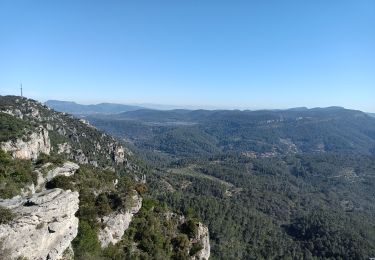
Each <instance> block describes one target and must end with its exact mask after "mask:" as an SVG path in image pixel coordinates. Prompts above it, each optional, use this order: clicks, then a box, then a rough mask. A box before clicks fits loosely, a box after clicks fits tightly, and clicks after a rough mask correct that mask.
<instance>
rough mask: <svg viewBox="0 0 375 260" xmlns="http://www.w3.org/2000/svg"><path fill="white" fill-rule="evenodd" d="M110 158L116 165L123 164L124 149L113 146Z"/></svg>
mask: <svg viewBox="0 0 375 260" xmlns="http://www.w3.org/2000/svg"><path fill="white" fill-rule="evenodd" d="M112 157H113V160H114V161H115V162H116V163H117V164H120V163H123V162H124V161H125V150H124V147H122V146H121V145H117V144H114V145H113V147H112Z"/></svg>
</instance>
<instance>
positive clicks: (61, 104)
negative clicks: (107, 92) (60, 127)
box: [45, 100, 143, 115]
mask: <svg viewBox="0 0 375 260" xmlns="http://www.w3.org/2000/svg"><path fill="white" fill-rule="evenodd" d="M45 105H47V106H48V107H50V108H53V109H54V110H56V111H59V112H65V113H69V114H74V115H87V114H117V113H122V112H127V111H134V110H138V109H142V108H143V107H140V106H132V105H123V104H113V103H100V104H96V105H81V104H77V103H75V102H71V101H59V100H48V101H47V102H45Z"/></svg>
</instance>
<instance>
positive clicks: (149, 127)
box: [87, 107, 375, 157]
mask: <svg viewBox="0 0 375 260" xmlns="http://www.w3.org/2000/svg"><path fill="white" fill-rule="evenodd" d="M87 119H88V120H89V121H90V122H91V123H92V124H94V125H96V126H97V127H99V128H101V129H103V130H105V131H107V132H109V133H112V134H114V135H116V136H119V137H123V138H126V139H127V140H128V141H130V142H133V143H135V144H136V146H140V147H142V148H145V149H149V150H156V151H160V152H162V153H165V154H167V155H173V156H181V157H184V156H189V155H191V154H192V153H196V154H205V155H207V154H212V153H220V152H224V153H225V152H241V153H248V154H249V155H254V156H275V155H280V154H286V153H314V152H338V153H360V154H367V155H370V154H375V118H373V117H370V116H369V115H368V114H366V113H363V112H361V111H357V110H348V109H344V108H341V107H328V108H314V109H306V108H297V109H289V110H262V111H238V110H221V111H210V110H195V111H190V110H170V111H159V110H147V109H143V110H136V111H129V112H125V113H121V114H116V115H111V116H106V117H101V116H88V117H87Z"/></svg>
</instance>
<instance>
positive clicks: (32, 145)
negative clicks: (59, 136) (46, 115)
mask: <svg viewBox="0 0 375 260" xmlns="http://www.w3.org/2000/svg"><path fill="white" fill-rule="evenodd" d="M0 148H1V149H3V150H4V151H7V152H9V153H10V154H11V155H12V157H13V158H18V159H33V160H36V159H37V158H38V156H39V154H41V153H45V154H49V153H50V151H51V142H50V138H49V136H48V130H47V129H45V128H44V127H38V128H37V129H36V131H35V132H33V133H31V134H30V135H28V136H26V137H24V138H19V139H16V140H9V141H7V142H3V143H1V144H0Z"/></svg>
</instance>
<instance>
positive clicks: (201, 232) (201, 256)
mask: <svg viewBox="0 0 375 260" xmlns="http://www.w3.org/2000/svg"><path fill="white" fill-rule="evenodd" d="M193 240H194V242H196V243H200V245H201V246H202V249H201V250H200V251H199V252H198V253H196V254H195V255H194V256H193V257H192V259H193V260H207V259H209V258H210V251H211V246H210V236H209V233H208V227H206V226H204V225H203V224H202V223H200V222H199V223H198V232H197V235H196V237H195V238H194V239H193Z"/></svg>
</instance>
